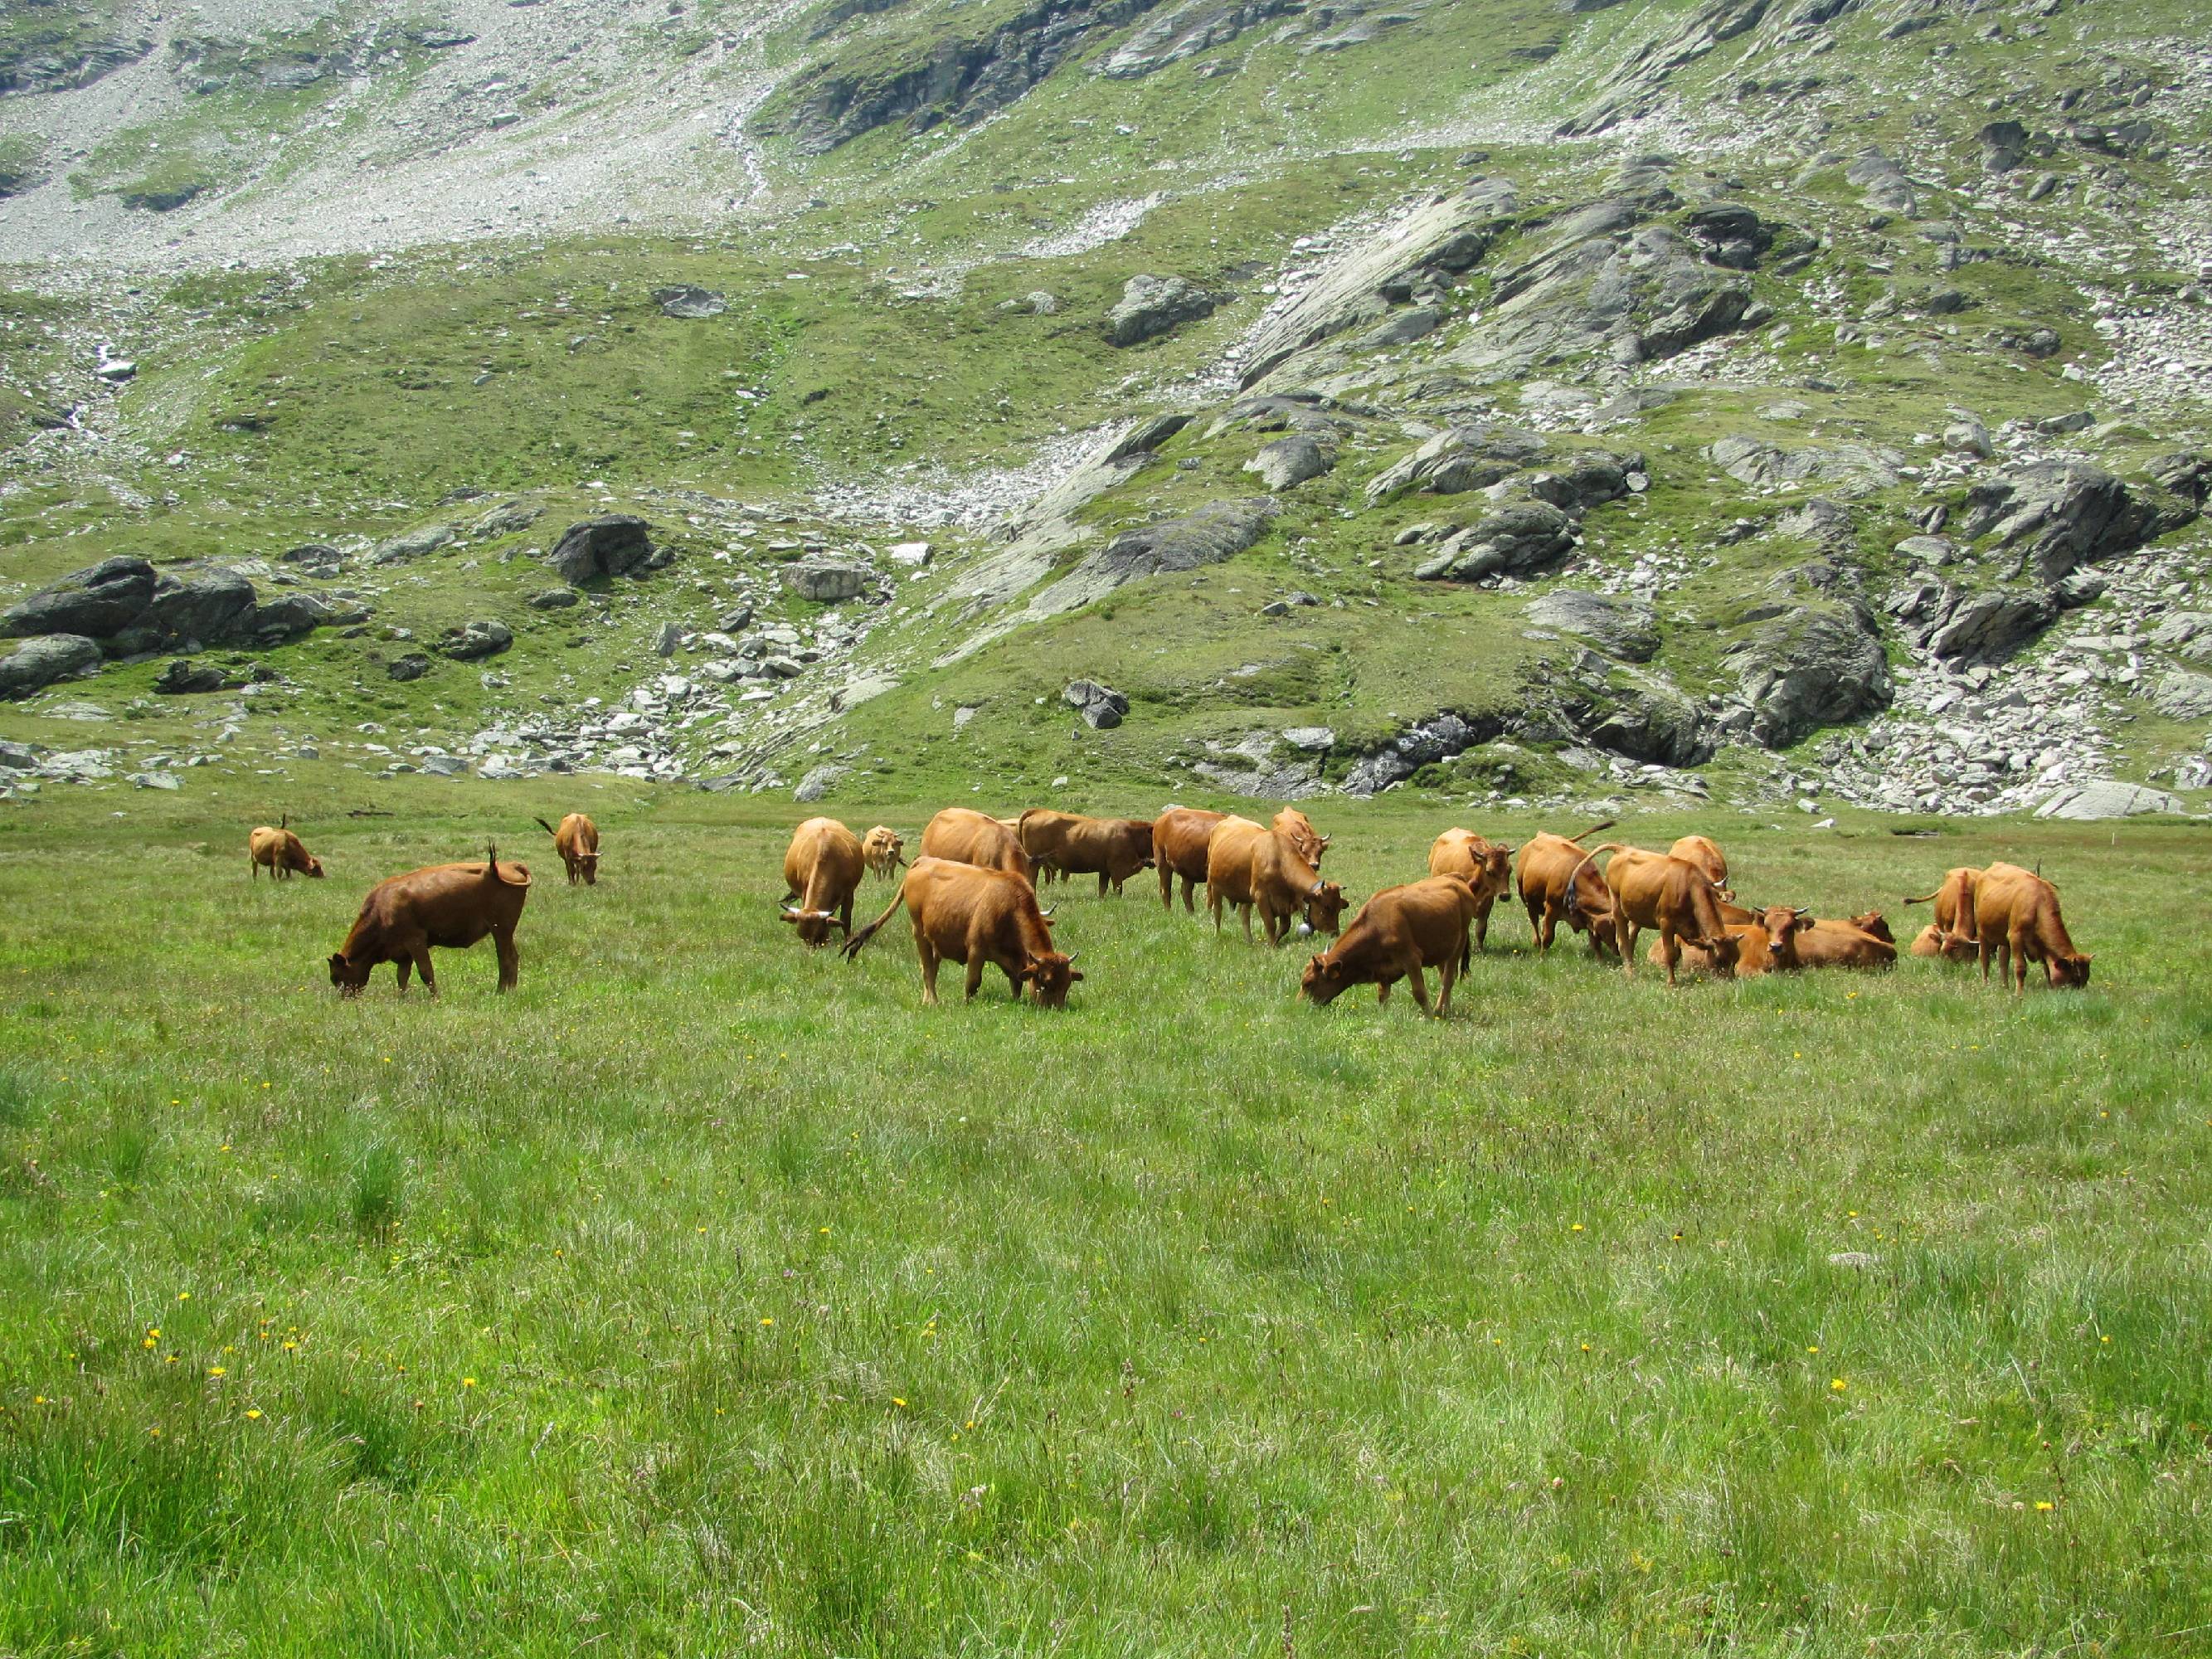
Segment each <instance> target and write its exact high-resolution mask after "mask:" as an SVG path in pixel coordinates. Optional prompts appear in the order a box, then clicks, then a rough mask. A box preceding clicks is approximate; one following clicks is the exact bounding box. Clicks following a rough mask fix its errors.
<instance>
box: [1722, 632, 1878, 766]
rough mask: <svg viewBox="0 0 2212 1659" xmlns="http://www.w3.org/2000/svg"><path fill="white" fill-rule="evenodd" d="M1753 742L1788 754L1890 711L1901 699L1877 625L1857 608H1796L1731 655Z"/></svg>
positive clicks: (1736, 646) (1732, 649)
mask: <svg viewBox="0 0 2212 1659" xmlns="http://www.w3.org/2000/svg"><path fill="white" fill-rule="evenodd" d="M1726 659H1727V660H1728V661H1729V664H1730V665H1732V666H1733V667H1734V668H1735V671H1736V675H1737V678H1738V679H1739V681H1740V682H1741V685H1742V687H1743V695H1744V699H1745V701H1746V702H1749V703H1750V704H1751V707H1752V735H1753V737H1755V738H1758V739H1759V742H1761V743H1763V744H1765V745H1766V746H1767V747H1768V748H1770V749H1785V748H1787V747H1789V746H1790V744H1793V743H1796V741H1797V740H1798V739H1799V738H1802V737H1804V736H1805V735H1806V734H1807V733H1808V732H1812V731H1814V730H1815V729H1817V728H1818V727H1820V726H1834V725H1838V724H1839V723H1841V722H1843V721H1844V720H1855V719H1857V717H1858V716H1859V715H1861V714H1869V713H1872V712H1873V711H1874V710H1875V709H1880V708H1887V707H1889V704H1890V702H1891V700H1892V698H1893V697H1894V696H1895V695H1896V690H1895V687H1894V686H1893V684H1891V681H1890V677H1889V662H1888V659H1887V658H1886V657H1885V656H1884V655H1883V653H1882V648H1881V635H1879V634H1878V633H1876V631H1875V626H1874V622H1873V618H1872V617H1869V616H1867V615H1865V614H1864V613H1863V611H1860V610H1859V609H1858V608H1857V607H1856V606H1834V607H1816V606H1813V605H1803V606H1798V607H1795V608H1792V609H1790V610H1789V611H1784V613H1783V614H1782V615H1780V616H1778V617H1772V618H1771V619H1769V620H1768V621H1767V622H1765V623H1763V624H1762V625H1760V626H1759V629H1757V631H1756V632H1754V633H1753V634H1752V635H1748V636H1747V637H1746V638H1744V639H1742V640H1739V641H1737V642H1736V643H1735V644H1734V645H1733V646H1731V647H1729V649H1728V651H1727V653H1726Z"/></svg>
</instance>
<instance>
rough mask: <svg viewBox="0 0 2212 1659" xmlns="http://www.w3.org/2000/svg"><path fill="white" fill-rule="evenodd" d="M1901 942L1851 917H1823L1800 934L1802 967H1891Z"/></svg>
mask: <svg viewBox="0 0 2212 1659" xmlns="http://www.w3.org/2000/svg"><path fill="white" fill-rule="evenodd" d="M1896 963H1897V946H1896V945H1894V944H1893V943H1892V942H1891V941H1889V940H1888V939H1876V938H1875V936H1874V935H1873V934H1872V933H1868V932H1866V931H1865V930H1864V929H1863V928H1860V927H1856V926H1854V925H1853V924H1852V923H1850V922H1848V921H1835V920H1833V919H1832V918H1828V917H1823V918H1822V919H1821V920H1820V921H1816V922H1814V924H1813V925H1812V926H1811V927H1808V928H1807V929H1806V930H1805V931H1804V932H1803V933H1800V934H1799V935H1798V936H1797V965H1798V966H1799V967H1801V968H1889V967H1893V966H1895V965H1896Z"/></svg>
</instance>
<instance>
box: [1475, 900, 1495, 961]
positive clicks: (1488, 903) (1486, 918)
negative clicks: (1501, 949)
mask: <svg viewBox="0 0 2212 1659" xmlns="http://www.w3.org/2000/svg"><path fill="white" fill-rule="evenodd" d="M1497 902H1498V900H1497V898H1496V897H1495V896H1492V897H1490V898H1486V899H1485V900H1483V902H1482V905H1481V908H1479V909H1478V910H1476V911H1475V913H1474V948H1475V949H1476V950H1478V951H1487V950H1488V949H1489V948H1490V908H1491V907H1492V905H1494V904H1496V903H1497Z"/></svg>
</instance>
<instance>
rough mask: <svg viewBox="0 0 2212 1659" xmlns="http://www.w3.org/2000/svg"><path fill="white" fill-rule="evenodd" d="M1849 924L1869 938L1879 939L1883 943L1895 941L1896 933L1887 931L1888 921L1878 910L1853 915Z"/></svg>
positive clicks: (1893, 942)
mask: <svg viewBox="0 0 2212 1659" xmlns="http://www.w3.org/2000/svg"><path fill="white" fill-rule="evenodd" d="M1851 926H1852V927H1856V928H1857V929H1858V930H1859V932H1861V933H1864V934H1866V935H1868V936H1869V938H1873V939H1880V940H1881V942H1882V943H1883V944H1884V945H1894V944H1896V943H1897V935H1896V934H1894V933H1891V932H1890V931H1889V923H1888V922H1887V921H1886V920H1884V919H1883V916H1882V914H1881V911H1879V910H1869V911H1868V912H1867V913H1866V914H1865V915H1863V916H1853V917H1852V918H1851Z"/></svg>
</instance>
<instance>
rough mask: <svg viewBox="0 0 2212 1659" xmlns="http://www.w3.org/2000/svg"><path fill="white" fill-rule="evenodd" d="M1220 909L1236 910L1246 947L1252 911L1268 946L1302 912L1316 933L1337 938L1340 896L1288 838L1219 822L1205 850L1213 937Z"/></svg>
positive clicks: (1236, 821) (1245, 821)
mask: <svg viewBox="0 0 2212 1659" xmlns="http://www.w3.org/2000/svg"><path fill="white" fill-rule="evenodd" d="M1225 905H1234V906H1236V908H1237V911H1238V913H1239V914H1240V915H1242V916H1243V921H1244V938H1245V939H1246V941H1247V942H1248V943H1249V941H1250V940H1251V938H1252V913H1253V911H1254V910H1255V909H1256V910H1257V911H1258V912H1259V913H1260V921H1261V926H1262V927H1264V928H1265V929H1266V930H1267V943H1268V944H1270V945H1280V944H1281V943H1282V942H1283V940H1284V939H1286V938H1288V937H1289V935H1290V932H1291V917H1292V916H1293V915H1297V913H1298V912H1299V911H1300V910H1301V909H1303V910H1304V913H1305V923H1306V926H1307V927H1310V929H1312V930H1313V931H1314V932H1315V933H1334V932H1336V930H1337V927H1338V925H1339V921H1340V918H1341V917H1342V916H1343V915H1344V890H1343V889H1342V888H1341V887H1340V886H1338V885H1337V884H1335V883H1334V882H1333V881H1324V880H1323V879H1322V875H1321V872H1319V871H1318V870H1316V869H1315V868H1314V866H1312V865H1311V864H1310V863H1309V862H1308V861H1307V860H1306V859H1305V857H1304V855H1303V854H1300V853H1299V851H1298V850H1297V846H1296V844H1295V843H1294V842H1293V841H1292V839H1291V835H1290V834H1289V833H1288V832H1286V831H1285V830H1281V829H1263V828H1261V826H1260V825H1259V824H1256V823H1253V822H1252V821H1251V820H1250V819H1249V818H1225V819H1224V820H1222V822H1221V823H1218V824H1216V825H1215V826H1214V829H1213V834H1212V836H1209V837H1208V838H1207V841H1206V908H1207V909H1209V910H1211V911H1212V913H1213V927H1214V931H1215V932H1216V933H1218V932H1220V931H1221V912H1222V908H1223V907H1224V906H1225Z"/></svg>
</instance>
